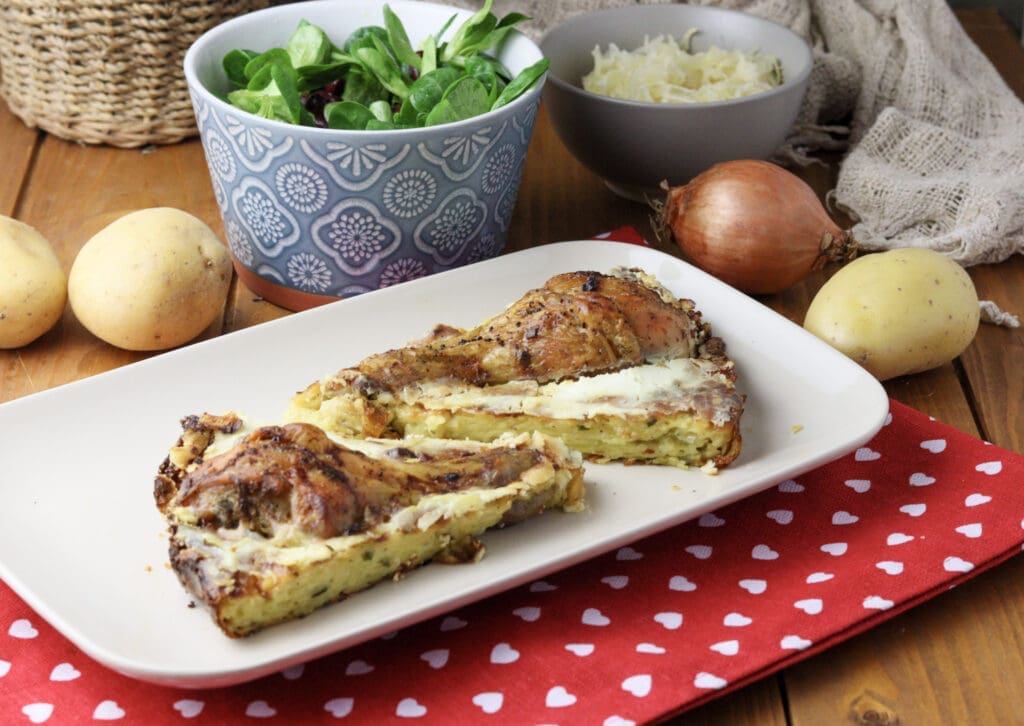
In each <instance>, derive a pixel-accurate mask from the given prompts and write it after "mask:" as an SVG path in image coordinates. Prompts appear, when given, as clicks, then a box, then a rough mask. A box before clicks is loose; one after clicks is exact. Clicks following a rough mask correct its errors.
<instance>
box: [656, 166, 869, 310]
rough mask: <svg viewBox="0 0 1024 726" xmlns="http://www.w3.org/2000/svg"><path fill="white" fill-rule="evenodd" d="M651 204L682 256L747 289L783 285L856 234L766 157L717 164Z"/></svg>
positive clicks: (840, 253)
mask: <svg viewBox="0 0 1024 726" xmlns="http://www.w3.org/2000/svg"><path fill="white" fill-rule="evenodd" d="M656 209H658V211H659V213H660V219H658V220H656V225H657V226H658V227H659V229H661V230H665V231H667V232H668V233H669V234H670V236H671V239H672V241H673V242H675V244H676V245H678V247H679V249H680V250H681V251H682V252H683V255H684V257H686V258H687V259H688V260H689V261H690V262H691V263H693V264H694V265H696V266H697V267H699V268H701V269H702V270H704V271H705V272H708V273H710V274H711V275H714V276H715V277H717V278H718V279H720V280H722V281H723V282H725V283H727V284H729V285H732V286H733V287H735V288H736V289H738V290H741V291H743V292H745V293H748V294H750V295H766V294H771V293H776V292H781V291H782V290H786V289H788V288H790V287H792V286H793V285H795V284H796V283H797V282H799V281H800V280H802V279H803V278H805V277H806V276H807V275H808V274H810V272H811V271H812V270H816V269H820V268H822V267H824V266H825V264H827V263H828V262H839V261H849V260H852V259H853V258H854V257H855V256H856V254H857V243H856V240H854V239H853V236H852V235H851V234H850V232H849V231H844V230H842V229H840V228H839V226H838V225H837V224H836V223H835V222H834V221H833V220H832V219H831V218H830V217H829V215H828V212H826V211H825V208H824V207H823V206H822V204H821V202H820V201H819V200H818V196H817V194H815V193H814V190H812V189H811V188H810V187H809V186H808V185H807V184H806V183H805V182H804V181H803V180H802V179H800V178H799V177H797V176H796V175H794V174H792V173H791V172H788V171H786V170H785V169H783V168H782V167H780V166H777V165H775V164H772V163H769V162H767V161H756V160H752V159H741V160H737V161H727V162H723V163H721V164H716V165H715V166H713V167H711V168H710V169H708V170H707V171H704V172H702V173H701V174H699V175H698V176H696V177H694V178H693V180H691V181H690V183H689V184H686V185H685V186H680V187H673V188H670V189H668V196H667V198H666V200H665V202H664V203H663V205H660V206H658V207H656ZM659 237H664V233H663V234H661V235H659Z"/></svg>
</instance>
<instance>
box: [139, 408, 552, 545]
mask: <svg viewBox="0 0 1024 726" xmlns="http://www.w3.org/2000/svg"><path fill="white" fill-rule="evenodd" d="M390 453H391V454H392V457H393V458H391V459H388V460H381V459H374V458H371V457H369V456H366V455H365V454H363V453H361V452H358V451H354V450H352V449H348V448H346V447H343V446H340V445H338V444H336V443H334V442H333V441H331V439H330V438H328V437H327V435H326V434H324V432H323V431H322V430H320V429H318V428H316V427H315V426H311V425H309V424H298V423H296V424H286V425H284V426H267V427H264V428H260V429H257V430H256V431H254V432H253V433H251V434H249V435H248V436H246V437H245V439H243V440H242V442H241V443H240V444H239V445H238V446H235V447H233V448H232V449H230V450H229V451H227V452H225V453H223V454H220V455H219V456H215V457H213V458H211V459H209V460H207V461H204V462H202V463H201V464H199V466H197V467H196V468H195V469H194V470H193V471H191V472H190V473H189V474H188V475H186V476H185V477H184V478H183V480H182V481H181V482H180V485H179V486H178V487H177V491H176V493H175V495H174V498H173V504H175V505H177V506H184V507H189V508H190V509H191V510H192V511H194V512H195V513H196V516H197V517H198V519H199V523H200V524H201V525H203V526H210V527H227V528H234V527H237V526H239V525H240V524H241V525H244V526H246V527H247V528H248V529H250V530H251V531H254V532H258V533H261V534H264V535H267V536H269V535H271V534H273V532H274V530H275V529H276V528H277V527H278V526H280V525H286V524H291V525H294V526H296V527H297V528H298V529H299V530H300V531H302V532H304V533H307V534H310V535H314V536H317V537H322V538H328V537H334V536H338V535H343V534H353V533H356V532H359V531H361V530H362V529H365V528H366V527H368V526H372V524H373V523H374V522H375V521H378V520H379V518H380V517H383V516H387V514H388V513H390V512H392V511H395V510H397V509H398V508H400V507H403V506H408V505H410V504H414V503H415V502H416V501H418V500H419V499H420V497H422V496H424V495H426V494H436V493H443V492H449V491H457V490H459V489H464V488H467V487H501V486H505V485H506V484H508V483H509V482H511V481H514V480H515V479H516V478H518V475H519V474H520V473H521V472H523V471H525V470H526V469H528V468H530V467H531V466H533V465H534V464H536V463H537V457H538V454H537V452H536V451H534V450H530V449H523V450H507V449H498V450H485V451H483V452H475V453H473V454H470V453H468V452H458V451H455V452H446V454H445V455H444V456H435V457H433V458H429V459H427V458H413V455H412V452H409V451H407V450H404V449H401V448H396V449H393V450H392V451H391V452H390ZM159 499H160V496H159V493H158V500H159Z"/></svg>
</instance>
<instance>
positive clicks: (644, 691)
mask: <svg viewBox="0 0 1024 726" xmlns="http://www.w3.org/2000/svg"><path fill="white" fill-rule="evenodd" d="M651 683H652V681H651V676H650V675H649V674H647V673H641V674H639V675H635V676H630V677H629V678H627V679H626V680H624V681H623V682H622V690H623V691H625V692H626V693H630V694H632V695H634V696H636V697H637V698H644V697H645V696H647V695H648V694H649V693H650V692H651Z"/></svg>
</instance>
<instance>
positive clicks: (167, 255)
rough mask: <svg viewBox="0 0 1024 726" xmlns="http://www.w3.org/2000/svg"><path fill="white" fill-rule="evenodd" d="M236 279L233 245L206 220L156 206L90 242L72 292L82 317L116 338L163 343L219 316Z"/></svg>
mask: <svg viewBox="0 0 1024 726" xmlns="http://www.w3.org/2000/svg"><path fill="white" fill-rule="evenodd" d="M230 282H231V261H230V259H229V257H228V252H227V249H225V247H224V245H223V244H222V243H221V242H220V240H218V239H217V236H216V235H215V234H214V233H213V231H212V230H211V229H210V228H209V227H208V226H206V224H204V223H203V222H202V221H201V220H199V219H197V218H195V217H193V216H192V215H191V214H188V213H186V212H183V211H181V210H179V209H172V208H170V207H154V208H151V209H143V210H140V211H138V212H132V213H131V214H127V215H125V216H123V217H121V218H120V219H117V220H115V221H114V222H111V223H110V224H109V225H107V226H106V227H104V228H103V229H101V230H100V231H99V232H97V233H96V234H95V235H94V236H93V237H92V238H91V239H90V240H89V241H88V242H86V243H85V245H84V246H83V247H82V249H81V251H80V252H79V253H78V257H76V258H75V263H74V265H72V267H71V274H70V276H69V278H68V296H69V298H70V300H71V309H72V310H73V311H74V313H75V315H76V316H77V317H78V319H79V320H80V321H81V323H82V324H83V325H84V326H85V327H86V328H88V329H89V331H90V332H92V333H93V334H94V335H96V336H97V337H99V338H102V339H103V340H105V341H107V342H108V343H110V344H111V345H116V346H118V347H119V348H125V349H127V350H164V349H167V348H173V347H175V346H178V345H181V344H183V343H187V342H188V341H190V340H192V339H193V338H195V337H196V336H197V335H199V334H200V333H201V332H202V331H203V330H204V329H205V328H206V327H207V326H208V325H209V324H210V323H212V322H213V320H214V319H215V318H216V317H217V315H219V314H220V312H221V310H222V309H223V307H224V301H225V299H226V297H227V292H228V286H229V285H230Z"/></svg>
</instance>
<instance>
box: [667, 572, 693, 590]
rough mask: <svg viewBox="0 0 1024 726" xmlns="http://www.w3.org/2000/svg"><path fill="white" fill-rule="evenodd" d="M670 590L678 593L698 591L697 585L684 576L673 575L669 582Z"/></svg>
mask: <svg viewBox="0 0 1024 726" xmlns="http://www.w3.org/2000/svg"><path fill="white" fill-rule="evenodd" d="M668 589H669V590H675V591H676V592H693V591H694V590H696V589H697V585H696V584H695V583H693V582H690V581H689V580H688V579H686V578H685V577H683V576H682V575H673V576H672V579H671V580H669V581H668Z"/></svg>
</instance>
